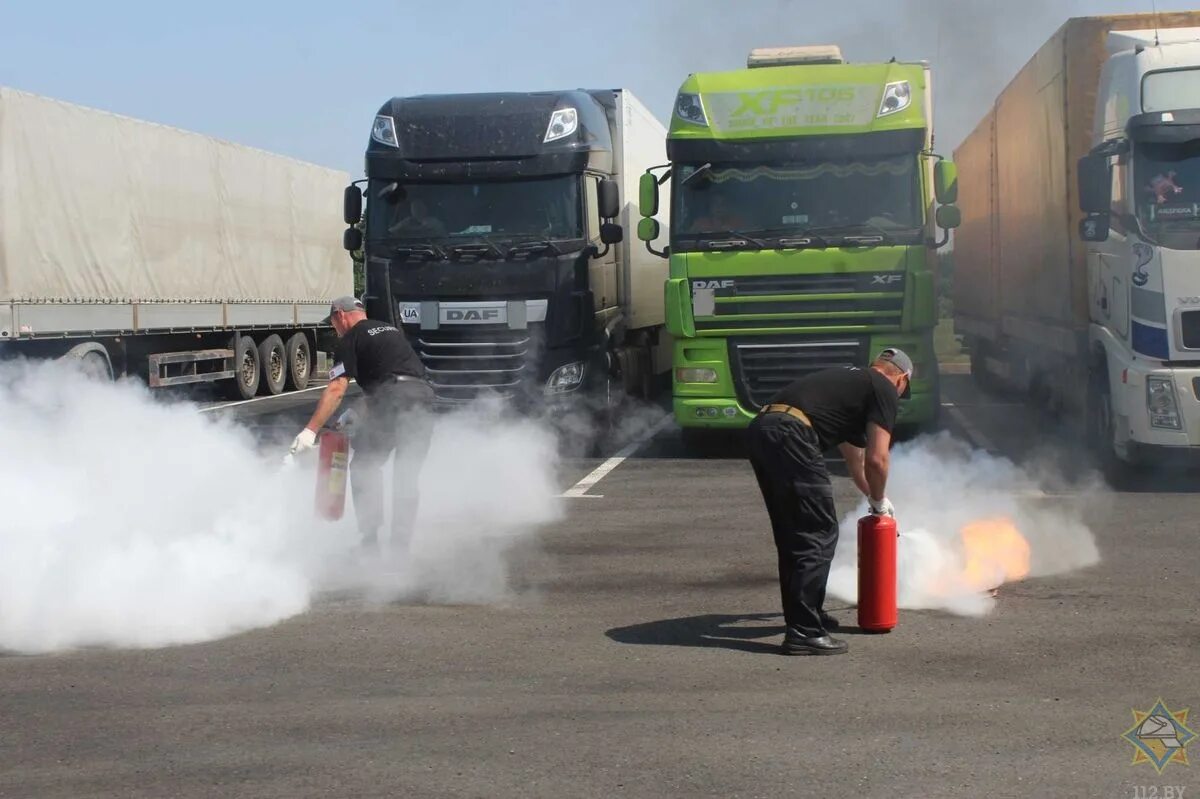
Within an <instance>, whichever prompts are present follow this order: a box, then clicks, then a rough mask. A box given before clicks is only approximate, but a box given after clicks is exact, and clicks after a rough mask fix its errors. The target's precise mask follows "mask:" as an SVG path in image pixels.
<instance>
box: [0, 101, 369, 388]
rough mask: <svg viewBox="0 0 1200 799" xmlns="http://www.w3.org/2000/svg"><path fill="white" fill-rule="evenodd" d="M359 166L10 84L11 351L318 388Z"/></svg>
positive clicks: (5, 129) (125, 369)
mask: <svg viewBox="0 0 1200 799" xmlns="http://www.w3.org/2000/svg"><path fill="white" fill-rule="evenodd" d="M348 180H349V175H348V174H347V173H344V172H339V171H336V170H332V169H326V168H323V167H319V166H315V165H312V164H306V163H302V162H300V161H295V160H292V159H289V158H284V157H282V156H278V155H274V154H271V153H266V152H263V151H261V150H255V149H252V148H249V147H243V146H239V145H235V144H231V143H228V142H224V141H219V140H217V139H213V138H210V137H207V136H203V135H200V134H197V133H191V132H187V131H182V130H178V129H175V128H170V127H166V126H163V125H157V124H153V123H149V122H144V121H140V120H135V119H130V118H127V117H122V116H118V115H115V114H110V113H107V112H103V111H97V110H93V109H89V108H83V107H80V106H77V105H71V104H69V103H64V102H59V101H57V100H51V99H48V98H44V97H39V96H36V95H32V94H28V93H25V92H20V91H16V90H13V89H8V88H4V87H0V358H9V357H16V356H25V357H31V358H64V357H66V358H74V359H78V360H79V361H81V362H82V364H83V365H84V366H85V368H88V369H89V370H90V371H94V372H96V373H100V374H109V375H113V376H120V375H124V374H130V375H140V376H142V377H143V378H145V379H146V381H147V382H148V383H149V384H150V385H152V386H161V385H173V384H178V383H193V382H203V381H213V380H225V381H227V383H228V387H229V388H230V392H231V394H232V395H234V396H240V397H243V398H249V397H250V396H253V395H255V394H256V393H278V392H280V391H283V390H286V389H287V388H302V387H304V386H305V385H306V384H307V383H308V379H309V377H310V375H311V373H312V369H313V365H314V364H315V357H314V356H315V353H316V351H317V348H318V346H319V342H318V336H320V337H321V338H322V339H324V338H325V337H324V335H321V334H323V333H324V332H325V331H326V330H327V329H326V328H324V327H323V326H322V325H321V324H320V322H321V320H322V319H324V317H325V316H326V314H327V313H328V307H329V305H328V304H329V301H330V300H331V299H332V298H334V297H337V296H340V295H344V294H349V293H351V292H352V290H353V273H352V263H351V261H350V259H349V257H348V256H347V254H346V252H345V251H344V250H343V249H342V229H343V227H344V225H343V223H342V221H341V190H342V187H343V186H345V184H346V183H347V181H348Z"/></svg>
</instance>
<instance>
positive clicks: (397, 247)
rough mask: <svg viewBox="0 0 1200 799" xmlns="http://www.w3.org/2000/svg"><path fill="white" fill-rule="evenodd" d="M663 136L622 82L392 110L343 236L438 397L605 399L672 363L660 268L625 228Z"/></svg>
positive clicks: (372, 301) (537, 403) (646, 381)
mask: <svg viewBox="0 0 1200 799" xmlns="http://www.w3.org/2000/svg"><path fill="white" fill-rule="evenodd" d="M665 141H666V129H665V128H664V127H663V125H662V124H661V123H660V122H659V121H658V120H657V119H655V118H654V117H653V116H652V115H651V114H650V113H649V112H648V111H647V110H646V109H645V107H644V106H643V105H642V104H641V103H640V102H638V101H637V99H636V98H634V97H633V96H632V95H630V93H629V92H627V91H624V90H602V91H583V90H574V91H558V92H532V93H493V94H451V95H428V96H419V97H403V98H401V97H397V98H394V99H392V100H389V101H388V102H387V103H385V104H384V106H383V107H382V108H381V109H380V110H379V113H378V115H377V116H376V117H375V121H374V124H373V127H372V130H371V139H370V144H369V146H368V149H367V153H366V178H365V179H364V180H360V181H356V182H355V184H353V185H351V186H349V187H347V189H346V197H345V219H346V223H347V224H348V225H351V226H352V227H350V228H349V229H348V230H347V231H346V236H345V245H346V248H347V249H349V250H351V251H352V252H358V251H359V250H361V253H362V258H363V260H364V261H365V276H366V288H365V296H364V301H365V304H366V308H367V313H368V315H369V316H370V317H371V318H373V319H381V320H387V321H390V322H392V323H394V324H395V325H396V326H397V327H400V328H401V329H403V330H404V331H405V333H406V334H407V335H408V337H409V340H410V341H411V342H412V345H413V347H414V349H415V350H416V352H417V353H418V354H419V355H420V357H421V359H422V361H423V362H424V364H425V368H426V370H427V372H428V375H429V379H430V381H431V382H432V383H433V386H434V389H435V392H436V395H437V400H438V403H439V405H442V406H452V405H456V404H461V403H466V402H470V401H472V400H474V399H477V398H480V397H484V396H497V397H500V398H503V399H504V400H507V401H510V402H512V403H514V404H518V405H520V406H522V407H523V408H537V407H540V408H545V407H548V406H549V407H552V408H554V407H559V406H562V405H568V406H571V405H574V404H575V400H578V399H582V398H587V399H588V400H589V402H590V403H594V402H598V403H599V406H598V407H599V408H601V409H604V410H611V407H612V405H613V402H614V400H613V398H614V397H615V396H618V395H619V394H621V393H632V394H635V395H638V394H648V393H650V390H651V387H652V386H653V385H654V384H655V382H656V381H655V378H656V377H657V375H659V374H660V373H662V372H665V371H666V370H667V369H668V368H669V364H670V344H669V342H668V341H667V340H666V333H665V331H664V329H663V285H664V281H665V279H666V271H665V270H666V267H665V265H664V262H663V261H662V260H660V259H657V258H655V257H653V256H651V255H650V254H649V253H647V252H646V250H644V249H643V248H642V247H641V246H640V243H637V242H636V241H634V243H635V244H637V246H633V245H631V240H634V239H635V237H633V236H625V235H624V233H623V231H624V230H625V229H628V225H629V224H630V214H631V211H632V213H633V214H634V217H633V218H634V220H635V221H636V219H637V217H636V212H637V211H636V207H632V208H631V203H632V202H633V198H635V197H636V196H637V185H638V178H639V176H640V175H641V173H642V172H644V171H645V170H646V168H647V167H649V166H653V165H655V164H659V163H662V162H663V160H664V158H665ZM360 184H365V187H364V188H362V189H360V187H359V186H360ZM364 197H365V213H364V208H363V200H364ZM663 235H664V237H665V236H666V235H667V234H666V233H665V232H664V234H663Z"/></svg>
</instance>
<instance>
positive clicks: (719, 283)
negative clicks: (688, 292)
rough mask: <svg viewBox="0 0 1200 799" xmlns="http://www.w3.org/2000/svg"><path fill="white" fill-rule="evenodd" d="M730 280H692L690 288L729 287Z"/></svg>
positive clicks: (730, 285)
mask: <svg viewBox="0 0 1200 799" xmlns="http://www.w3.org/2000/svg"><path fill="white" fill-rule="evenodd" d="M731 288H733V281H732V280H693V281H692V289H713V290H716V289H731Z"/></svg>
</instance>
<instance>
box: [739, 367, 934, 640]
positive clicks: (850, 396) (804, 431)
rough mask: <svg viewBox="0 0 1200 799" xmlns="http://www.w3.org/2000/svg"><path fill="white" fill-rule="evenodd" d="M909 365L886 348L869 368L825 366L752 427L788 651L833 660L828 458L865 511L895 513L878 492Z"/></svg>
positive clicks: (833, 536)
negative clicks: (861, 498)
mask: <svg viewBox="0 0 1200 799" xmlns="http://www.w3.org/2000/svg"><path fill="white" fill-rule="evenodd" d="M912 370H913V367H912V361H911V360H910V359H909V357H908V356H907V355H905V354H904V353H903V352H902V351H900V350H898V349H894V348H891V349H886V350H884V351H883V352H882V353H880V355H879V357H878V358H877V359H876V360H875V362H874V363H873V364H871V366H870V367H869V368H867V369H859V368H857V367H855V368H845V369H824V370H821V371H819V372H814V373H813V374H810V375H807V376H805V377H802V378H800V379H799V380H796V381H794V382H792V383H791V384H789V385H787V386H785V387H784V388H783V389H782V390H781V391H780V392H779V393H778V394H776V395H775V396H774V397H773V398H772V399H771V402H770V403H768V404H767V405H765V406H763V408H762V410H761V411H760V412H759V415H758V417H757V418H756V419H755V420H754V421H753V422H751V423H750V431H749V433H750V435H749V449H750V463H751V465H752V466H753V467H754V475H755V477H756V478H758V486H759V488H760V489H761V490H762V495H763V500H764V501H765V502H766V505H767V513H768V514H769V515H770V517H771V530H772V532H773V533H774V536H775V548H776V549H777V550H778V553H779V590H780V594H781V596H782V598H783V615H784V620H785V621H786V623H787V634H786V635H785V636H784V640H783V647H782V651H783V653H784V654H785V655H839V654H842V653H843V652H845V651H846V650H847V646H846V643H845V642H844V641H840V640H838V639H836V638H833V637H831V636H830V635H829V632H828V630H829V629H830V628H833V629H836V627H837V622H836V621H835V620H834V619H833V618H832V617H831V616H829V615H827V614H826V613H825V611H824V607H823V606H824V604H825V584H826V582H827V580H828V579H829V564H830V562H831V561H832V560H833V552H834V549H835V548H836V546H837V538H838V520H837V510H836V508H835V507H834V504H833V486H832V485H831V484H830V482H829V471H828V470H827V469H826V467H825V456H824V452H825V451H826V450H828V449H830V448H832V447H834V446H836V447H838V448H839V449H840V450H841V452H842V455H843V457H845V459H846V466H847V468H848V469H849V471H850V476H851V478H853V480H854V484H855V485H856V486H858V490H859V491H862V492H863V494H865V495H866V496H867V499H868V502H869V505H870V508H871V512H872V513H877V514H887V515H892V514H893V513H894V511H893V508H892V503H891V502H889V501H888V500H887V497H886V496H884V488H885V487H886V485H887V475H888V448H889V446H890V445H891V440H892V430H893V429H894V428H895V426H896V411H897V408H898V406H899V400H900V398H901V397H907V396H908V391H909V380H910V379H911V378H912Z"/></svg>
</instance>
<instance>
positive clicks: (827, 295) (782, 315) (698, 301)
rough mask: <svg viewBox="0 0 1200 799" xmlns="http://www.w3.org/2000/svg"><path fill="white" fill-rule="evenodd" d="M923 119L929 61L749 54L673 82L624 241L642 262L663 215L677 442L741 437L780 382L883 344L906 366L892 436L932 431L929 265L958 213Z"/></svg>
mask: <svg viewBox="0 0 1200 799" xmlns="http://www.w3.org/2000/svg"><path fill="white" fill-rule="evenodd" d="M932 120H933V109H932V91H931V87H930V74H929V66H928V65H927V64H925V63H902V62H896V61H891V62H888V63H870V64H847V63H846V62H845V61H844V60H843V58H842V56H841V52H840V50H839V48H837V47H836V46H819V47H794V48H775V49H759V50H754V51H753V52H751V54H750V57H749V59H748V62H747V68H746V69H742V70H737V71H732V72H710V73H698V74H693V75H691V76H689V77H688V79H687V80H686V81H684V83H683V85H682V86H681V87H680V89H679V94H678V96H677V97H676V101H675V108H674V112H673V114H672V117H671V125H670V129H669V132H668V135H667V157H668V160H669V163H668V164H665V165H663V166H660V167H654V168H652V169H650V170H648V171H647V172H646V174H644V175H643V176H642V178H641V184H640V187H639V188H640V197H639V201H640V211H641V215H642V217H643V218H642V220H641V222H640V223H639V227H638V236H639V238H641V239H642V240H643V241H645V242H646V246H647V247H648V248H649V247H652V244H651V242H653V241H654V240H655V239H656V238H658V235H659V233H660V232H661V228H660V225H659V222H658V220H657V219H655V215H656V214H657V213H658V212H659V207H660V203H662V204H663V205H664V206H665V205H666V204H668V203H669V204H670V213H671V229H670V235H669V239H668V241H669V247H668V248H667V249H666V250H663V251H657V250H653V249H651V252H654V253H655V254H657V255H660V256H663V257H667V258H669V277H668V280H667V283H666V297H665V302H666V326H667V329H668V331H669V333H670V334H671V336H672V337H673V339H674V344H673V346H674V351H673V364H672V366H673V369H672V386H673V388H672V393H673V403H674V413H675V418H676V420H677V421H678V423H679V424H680V426H681V427H682V428H683V429H684V433H685V437H688V438H691V439H695V438H696V437H697V436H696V434H697V433H701V432H703V431H705V430H712V429H722V428H723V429H734V428H742V427H745V426H746V425H748V424H749V423H750V420H751V419H752V418H753V417H754V414H755V413H756V412H757V410H758V409H759V408H760V407H761V406H762V405H763V404H764V403H765V402H766V401H767V400H768V399H769V398H770V397H771V395H772V394H774V392H775V391H776V390H778V389H779V388H780V387H782V386H783V385H785V384H786V383H788V382H789V381H791V380H793V379H795V378H797V377H800V376H802V375H804V374H806V373H808V372H811V371H815V370H817V369H822V368H826V367H834V366H859V367H862V366H866V365H867V364H868V363H870V362H871V360H872V359H873V358H874V356H875V355H876V354H877V353H878V352H879V350H881V349H882V348H884V347H885V346H889V345H891V346H899V347H901V348H903V349H904V350H905V351H906V352H907V353H908V354H909V355H910V356H912V359H913V362H914V364H915V367H916V368H915V373H914V375H913V382H912V396H911V398H910V399H908V400H906V401H904V402H903V403H902V404H901V409H900V419H899V421H900V424H901V425H902V426H903V427H904V428H905V429H906V430H910V431H911V430H916V429H921V428H925V427H928V426H932V425H933V424H934V423H935V422H936V420H937V416H938V409H939V407H940V401H939V387H938V368H937V362H936V358H935V356H934V350H933V327H934V324H935V323H936V321H937V319H936V317H937V303H936V297H935V293H936V288H935V287H936V285H937V281H936V279H935V271H936V266H937V261H936V257H935V255H936V250H937V249H938V248H939V247H941V246H943V245H944V244H945V243H946V241H947V239H948V237H949V232H948V231H949V229H950V228H953V227H956V226H957V225H958V222H959V211H958V208H957V207H956V206H955V205H954V202H955V200H956V194H957V188H958V184H957V179H956V173H955V169H954V165H953V164H952V163H951V162H949V161H947V160H944V159H942V158H941V157H940V156H937V155H935V154H934V152H933V123H932ZM668 181H669V183H668ZM668 186H669V187H670V193H669V198H668V196H667V192H666V191H664V189H666V188H667V187H668ZM935 208H936V211H935ZM689 434H690V435H689Z"/></svg>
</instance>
